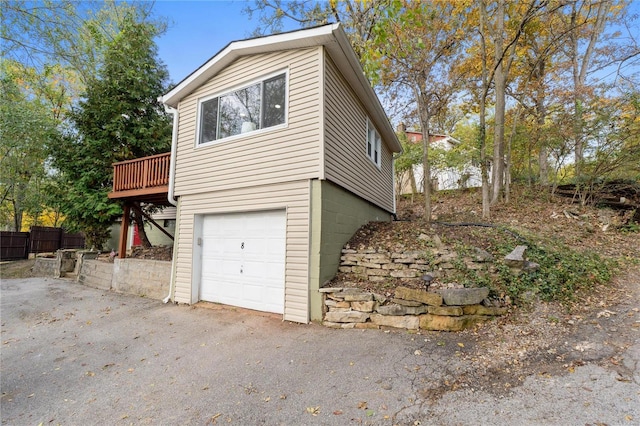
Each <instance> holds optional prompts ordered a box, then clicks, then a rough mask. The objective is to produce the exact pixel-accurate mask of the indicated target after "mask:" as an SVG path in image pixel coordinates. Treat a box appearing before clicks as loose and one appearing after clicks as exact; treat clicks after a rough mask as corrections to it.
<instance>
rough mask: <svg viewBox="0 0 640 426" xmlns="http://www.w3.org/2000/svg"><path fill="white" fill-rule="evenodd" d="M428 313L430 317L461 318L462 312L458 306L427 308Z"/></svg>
mask: <svg viewBox="0 0 640 426" xmlns="http://www.w3.org/2000/svg"><path fill="white" fill-rule="evenodd" d="M429 313H430V314H432V315H444V316H448V317H459V316H462V314H463V311H462V307H460V306H429Z"/></svg>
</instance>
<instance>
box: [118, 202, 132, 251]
mask: <svg viewBox="0 0 640 426" xmlns="http://www.w3.org/2000/svg"><path fill="white" fill-rule="evenodd" d="M122 211H123V212H122V224H121V225H120V241H119V242H118V258H119V259H124V258H125V257H127V237H128V236H129V211H130V207H129V204H127V203H125V205H124V206H123V207H122Z"/></svg>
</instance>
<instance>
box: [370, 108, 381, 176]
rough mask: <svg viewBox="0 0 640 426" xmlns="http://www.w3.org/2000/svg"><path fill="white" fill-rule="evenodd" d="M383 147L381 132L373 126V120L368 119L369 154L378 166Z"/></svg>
mask: <svg viewBox="0 0 640 426" xmlns="http://www.w3.org/2000/svg"><path fill="white" fill-rule="evenodd" d="M381 149H382V139H381V138H380V133H378V131H377V130H376V128H375V127H374V126H373V123H372V122H371V120H369V119H367V156H368V157H369V159H371V161H373V163H374V164H375V165H376V166H378V167H380V154H381Z"/></svg>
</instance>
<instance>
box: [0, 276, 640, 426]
mask: <svg viewBox="0 0 640 426" xmlns="http://www.w3.org/2000/svg"><path fill="white" fill-rule="evenodd" d="M0 298H1V310H0V314H1V322H2V328H1V340H2V346H1V367H0V374H1V382H0V385H1V390H2V398H1V412H0V415H1V418H2V424H7V425H39V424H43V425H49V424H51V425H57V424H63V425H90V424H100V425H104V424H163V425H173V424H199V425H207V424H236V425H259V424H267V425H279V424H284V425H307V424H308V425H311V424H314V425H315V424H322V425H346V424H383V425H391V424H399V425H404V424H514V422H515V423H519V424H538V423H544V424H581V425H584V424H585V423H588V422H601V423H608V424H633V423H634V422H635V423H637V422H638V421H640V411H639V410H640V408H638V407H640V404H639V402H640V384H639V383H638V374H637V372H638V361H639V360H640V354H638V352H640V351H639V350H638V349H639V348H640V345H638V344H636V346H635V347H631V348H629V353H630V354H633V356H636V358H635V364H633V365H631V367H630V369H631V371H635V375H633V373H632V375H631V376H630V379H629V380H619V378H618V377H617V376H615V375H614V374H613V373H612V372H611V371H608V370H606V369H603V368H601V367H599V366H597V365H590V364H587V365H584V366H582V367H579V369H578V371H576V374H572V375H567V376H566V377H553V380H552V381H549V380H546V379H545V378H544V377H537V376H532V377H529V378H527V379H526V380H525V381H523V383H522V385H521V386H520V387H518V388H517V389H514V390H513V392H512V393H510V394H509V395H506V396H505V395H502V396H498V395H495V394H491V393H488V392H476V391H473V390H472V389H461V390H456V391H451V392H439V391H438V389H441V388H442V384H443V383H448V382H449V381H450V380H455V378H456V377H457V376H458V375H460V374H468V373H469V372H470V371H472V369H473V365H472V363H470V362H469V361H468V360H467V358H465V357H464V356H461V355H463V354H464V353H465V351H473V350H474V344H473V342H472V341H470V340H466V343H465V344H464V345H462V346H461V345H460V344H459V342H460V341H461V340H460V339H461V338H462V337H463V336H461V335H457V334H453V333H450V334H449V333H439V334H438V333H431V334H415V333H408V332H406V331H396V330H392V331H389V330H387V331H384V330H333V329H327V328H324V327H322V326H318V325H315V324H310V325H301V324H293V323H288V322H283V321H282V320H281V319H280V317H279V316H273V315H269V314H261V313H256V312H252V311H245V310H240V309H233V308H228V307H217V306H214V307H212V308H201V307H198V308H194V307H189V306H177V305H169V304H167V305H164V304H162V303H161V302H159V301H155V300H149V299H145V298H138V297H132V296H126V295H119V294H115V293H111V292H104V291H101V290H96V289H92V288H87V287H84V286H82V285H79V284H77V283H75V282H73V281H70V280H55V279H46V278H30V279H14V280H3V281H2V286H1V293H0ZM636 343H638V342H636ZM633 356H630V359H631V360H632V361H633ZM583 382H585V383H587V384H588V386H589V387H588V389H589V391H586V390H584V389H582V388H584V387H586V385H584V383H583ZM583 394H584V395H583ZM587 399H590V400H589V401H591V400H592V402H591V403H590V405H585V403H586V402H585V401H586V400H587ZM586 407H588V408H586Z"/></svg>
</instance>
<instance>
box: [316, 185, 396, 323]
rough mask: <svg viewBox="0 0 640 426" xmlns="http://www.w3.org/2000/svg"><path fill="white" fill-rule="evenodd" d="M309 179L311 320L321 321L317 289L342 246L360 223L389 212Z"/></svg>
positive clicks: (333, 269)
mask: <svg viewBox="0 0 640 426" xmlns="http://www.w3.org/2000/svg"><path fill="white" fill-rule="evenodd" d="M311 183H312V186H311V247H310V250H311V256H310V272H309V278H310V307H311V320H312V321H322V306H323V305H322V297H321V296H320V293H319V292H318V289H319V288H320V287H322V286H323V285H324V283H325V282H326V281H329V280H330V279H332V278H333V277H334V275H335V274H336V272H338V267H339V266H340V255H341V250H342V247H343V246H344V245H345V243H346V242H347V241H349V240H350V239H351V237H352V236H353V234H354V233H355V232H356V231H357V230H358V229H359V228H360V227H361V226H362V225H365V224H366V223H369V222H372V221H382V222H388V221H390V220H391V213H389V212H387V211H384V210H383V209H381V208H379V207H376V206H374V205H373V204H371V203H369V202H368V201H366V200H364V199H362V198H359V197H358V196H356V195H354V194H352V193H350V192H348V191H346V190H345V189H343V188H340V187H339V186H337V185H335V184H333V183H331V182H328V181H321V180H313V181H312V182H311Z"/></svg>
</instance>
